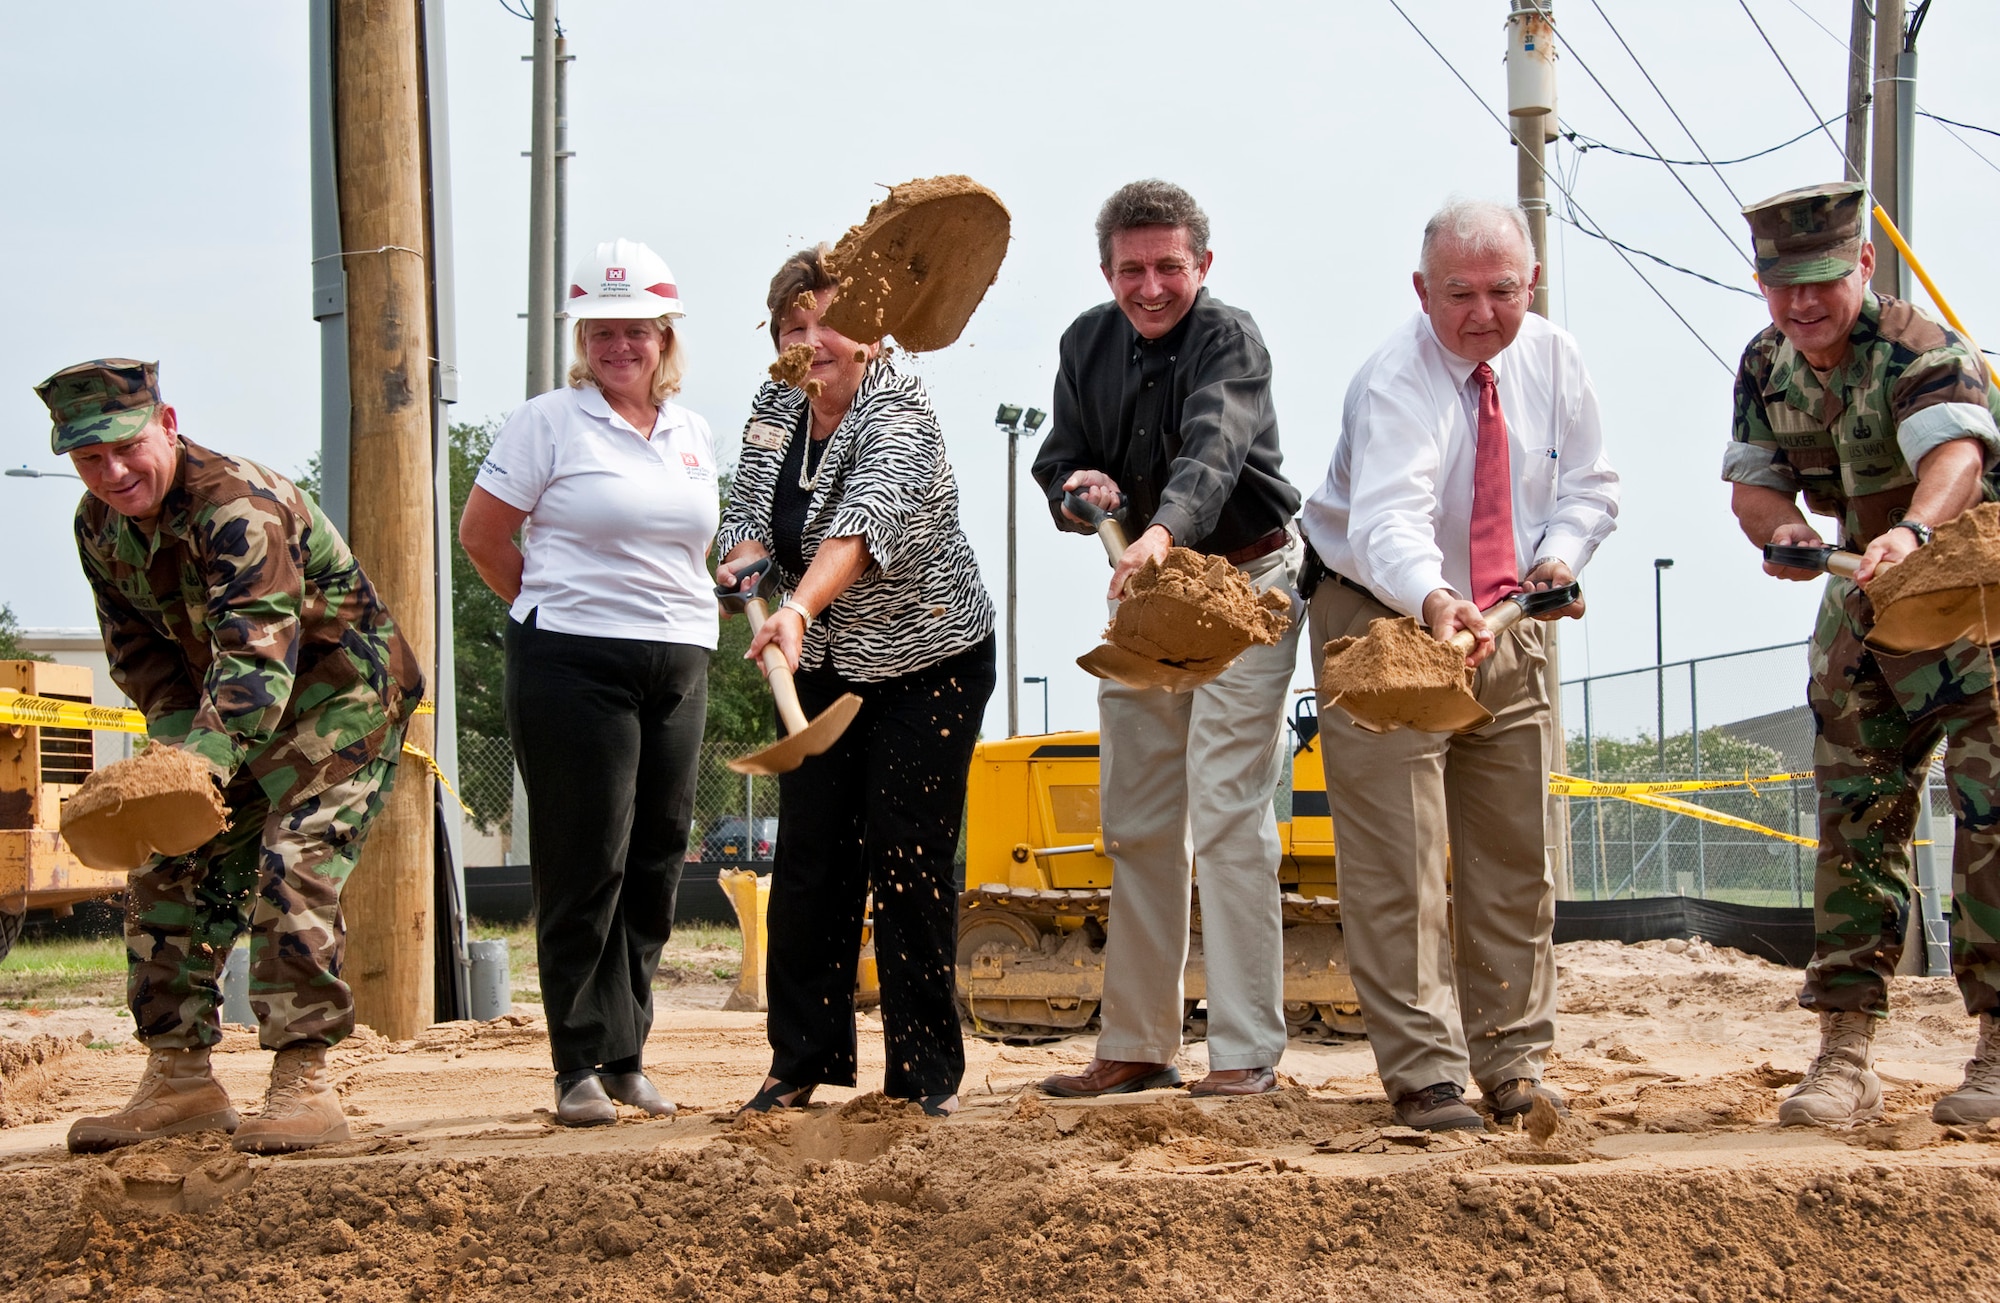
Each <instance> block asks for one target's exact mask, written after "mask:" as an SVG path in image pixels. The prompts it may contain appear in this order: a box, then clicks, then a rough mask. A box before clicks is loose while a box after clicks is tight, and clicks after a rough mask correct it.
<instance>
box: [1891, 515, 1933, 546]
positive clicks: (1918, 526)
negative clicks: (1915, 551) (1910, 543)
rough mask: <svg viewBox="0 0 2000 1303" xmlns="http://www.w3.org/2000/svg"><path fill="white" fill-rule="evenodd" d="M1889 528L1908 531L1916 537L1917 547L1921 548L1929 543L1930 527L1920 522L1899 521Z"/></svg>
mask: <svg viewBox="0 0 2000 1303" xmlns="http://www.w3.org/2000/svg"><path fill="white" fill-rule="evenodd" d="M1889 528H1891V529H1907V530H1909V531H1910V532H1911V533H1912V534H1915V535H1916V536H1917V546H1918V547H1923V546H1925V545H1926V544H1928V543H1929V542H1930V541H1931V527H1930V526H1929V525H1926V524H1925V523H1924V522H1923V521H1921V520H1899V521H1897V522H1896V523H1895V524H1893V525H1891V526H1889Z"/></svg>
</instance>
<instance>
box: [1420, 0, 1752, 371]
mask: <svg viewBox="0 0 2000 1303" xmlns="http://www.w3.org/2000/svg"><path fill="white" fill-rule="evenodd" d="M1389 7H1390V8H1391V9H1394V10H1395V11H1396V15H1397V17H1399V18H1401V19H1402V20H1403V21H1404V22H1405V23H1407V24H1408V25H1409V28H1410V30H1411V31H1413V32H1415V33H1416V34H1417V39H1418V40H1420V41H1422V42H1423V43H1424V45H1425V47H1426V48H1428V49H1429V50H1430V52H1431V53H1432V54H1435V55H1436V56H1437V58H1438V62H1439V63H1442V64H1443V65H1444V66H1445V71H1446V72H1449V73H1450V74H1451V75H1452V76H1453V77H1454V78H1456V79H1457V81H1458V84H1459V85H1461V86H1463V87H1465V91H1466V94H1468V95H1470V96H1472V98H1473V100H1474V101H1476V102H1477V103H1478V105H1479V107H1480V108H1481V109H1484V110H1485V111H1486V116H1487V117H1489V118H1492V119H1493V121H1494V123H1495V124H1496V125H1497V126H1499V127H1500V129H1501V130H1503V131H1505V132H1507V133H1508V136H1509V137H1510V138H1511V137H1512V136H1513V129H1512V128H1511V127H1509V126H1508V125H1507V123H1506V121H1505V120H1504V119H1502V118H1501V116H1500V115H1499V114H1498V113H1495V112H1494V111H1493V106H1492V105H1490V104H1488V103H1487V102H1486V101H1485V100H1484V99H1483V98H1481V96H1480V94H1479V92H1478V91H1477V90H1476V89H1474V88H1473V85H1472V83H1471V82H1469V81H1467V80H1466V79H1465V74H1464V73H1462V72H1460V71H1459V70H1458V67H1457V65H1455V64H1453V63H1452V61H1451V60H1450V59H1448V58H1446V57H1445V53H1444V51H1443V50H1440V49H1438V48H1437V46H1436V45H1435V44H1434V43H1432V41H1431V38H1430V37H1428V36H1426V35H1425V34H1424V29H1423V28H1421V27H1419V26H1417V20H1416V19H1414V18H1412V17H1410V15H1409V13H1408V12H1406V11H1405V10H1404V8H1403V6H1402V3H1401V0H1389ZM1536 166H1537V167H1539V168H1540V169H1541V172H1542V176H1543V178H1544V179H1545V180H1547V181H1548V183H1549V184H1550V185H1553V186H1554V187H1555V188H1556V191H1557V193H1559V194H1561V195H1562V197H1563V198H1564V199H1566V200H1567V201H1568V202H1569V205H1570V207H1571V208H1572V209H1574V210H1575V211H1576V212H1577V213H1578V214H1579V215H1580V216H1582V217H1583V218H1584V220H1586V221H1589V222H1591V224H1592V225H1593V226H1595V225H1597V223H1596V221H1595V219H1593V218H1591V216H1590V214H1589V213H1586V212H1584V210H1583V205H1582V204H1579V203H1577V201H1576V196H1575V195H1574V194H1572V193H1571V192H1570V191H1569V190H1567V189H1565V188H1564V186H1563V183H1562V182H1561V181H1560V180H1558V179H1557V178H1556V176H1555V174H1554V173H1552V172H1550V171H1549V169H1548V165H1547V164H1546V163H1540V162H1538V163H1537V164H1536ZM1600 229H1601V228H1600ZM1613 248H1614V249H1616V251H1617V254H1618V256H1619V258H1620V259H1622V260H1623V261H1624V263H1625V265H1626V266H1627V267H1629V268H1631V269H1632V274H1633V275H1634V276H1637V277H1638V278H1639V280H1640V282H1641V283H1643V284H1644V285H1645V287H1646V288H1647V289H1649V290H1651V291H1652V292H1653V297H1654V298H1657V299H1658V300H1659V301H1660V302H1661V303H1662V304H1664V305H1665V306H1666V309H1667V311H1668V312H1671V313H1672V314H1673V316H1674V320H1676V321H1678V322H1680V323H1681V325H1682V326H1684V327H1686V328H1687V332H1688V334H1690V335H1693V336H1694V340H1695V343H1697V344H1700V345H1701V347H1702V349H1703V351H1705V352H1706V353H1707V354H1708V355H1709V356H1710V357H1712V358H1714V359H1715V364H1716V365H1717V366H1719V367H1721V368H1722V369H1723V370H1724V371H1727V372H1728V373H1729V374H1731V375H1734V374H1736V368H1735V367H1733V366H1731V365H1730V364H1729V363H1728V362H1726V361H1724V360H1723V357H1722V354H1720V353H1718V352H1716V351H1715V349H1714V348H1713V347H1712V346H1711V345H1710V344H1709V342H1708V341H1707V340H1706V339H1704V338H1702V334H1701V332H1700V331H1699V330H1696V329H1695V328H1694V323H1693V322H1691V321H1689V320H1688V319H1687V318H1686V317H1685V316H1683V315H1682V314H1681V310H1680V309H1679V308H1677V307H1675V306H1674V303H1673V300H1672V299H1669V298H1668V297H1667V296H1666V295H1665V294H1664V293H1663V292H1661V290H1660V287H1659V286H1657V285H1655V284H1653V282H1652V281H1650V280H1648V279H1647V277H1646V273H1645V272H1642V271H1640V270H1639V264H1638V263H1636V262H1633V261H1632V257H1631V255H1630V254H1628V253H1626V252H1625V251H1624V250H1623V249H1618V248H1617V246H1615V245H1614V246H1613Z"/></svg>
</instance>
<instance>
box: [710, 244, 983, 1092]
mask: <svg viewBox="0 0 2000 1303" xmlns="http://www.w3.org/2000/svg"><path fill="white" fill-rule="evenodd" d="M825 254H826V249H825V247H824V246H821V247H820V248H817V249H808V250H804V251H802V252H800V253H797V254H794V255H793V256H792V257H791V258H790V259H788V260H787V261H786V262H785V265H784V266H783V267H781V268H780V269H779V271H778V274H777V275H776V276H775V277H773V278H772V281H771V292H770V297H769V306H770V310H771V339H772V342H773V343H774V344H776V345H777V346H778V347H779V348H780V349H786V348H790V347H792V346H794V345H799V344H804V345H807V346H808V347H810V348H811V349H812V368H811V371H810V379H809V380H807V381H805V382H804V384H805V386H806V387H805V388H803V389H802V388H795V387H793V386H792V385H789V384H783V383H780V382H777V381H772V382H770V383H768V384H766V385H765V386H764V387H763V388H762V389H760V390H759V391H758V393H757V397H756V399H755V401H754V402H753V403H752V406H751V413H750V422H749V425H748V426H747V428H746V429H745V430H744V434H743V452H742V459H741V461H740V462H739V463H738V465H737V468H736V479H735V483H734V486H733V488H732V491H731V493H730V501H729V506H728V508H727V510H725V511H724V513H723V517H722V529H721V532H720V534H719V535H718V536H717V538H716V548H717V550H718V551H719V552H720V553H721V555H722V558H723V563H722V565H721V566H719V567H718V568H717V570H716V581H717V582H718V583H719V584H723V585H728V584H732V583H734V582H735V578H736V574H737V572H738V570H740V569H741V568H742V567H744V566H746V565H748V564H749V563H751V562H754V561H757V560H760V559H762V558H765V557H769V558H771V559H772V561H773V562H774V568H775V570H776V572H777V575H778V579H779V582H780V583H781V584H782V585H783V587H784V590H785V594H786V596H785V601H784V604H783V605H782V606H781V607H779V608H778V609H777V610H775V611H773V612H772V615H771V618H770V619H769V620H768V621H767V622H766V623H765V625H764V627H763V629H762V631H761V632H760V633H759V635H758V637H757V639H756V641H755V642H754V643H753V644H752V645H751V648H750V652H749V655H750V657H751V659H753V660H754V659H756V658H757V656H758V654H759V653H760V652H761V651H762V649H763V647H764V646H765V645H766V644H767V643H775V644H776V645H777V646H778V647H779V648H780V649H781V650H782V651H783V652H784V654H785V659H786V660H787V661H789V662H790V663H791V665H792V667H793V669H794V671H795V673H796V675H797V681H798V689H799V702H800V704H801V705H802V706H803V707H804V708H805V712H806V714H807V715H808V716H811V715H817V714H818V713H819V712H820V711H821V710H823V709H825V708H826V707H827V706H828V705H830V704H832V703H833V701H835V700H836V699H837V698H838V697H840V695H841V694H843V693H846V692H853V693H856V694H857V695H859V696H860V697H861V699H862V707H861V713H860V714H859V715H858V716H857V717H856V718H855V720H854V723H853V724H852V725H850V726H849V727H848V730H847V732H846V733H845V734H844V735H843V736H842V737H841V739H840V741H839V742H838V743H837V744H836V745H835V746H834V747H833V748H832V749H831V750H829V751H827V752H826V754H824V755H821V756H817V757H814V758H813V759H810V760H807V761H806V762H805V763H804V764H802V765H800V766H799V767H798V768H797V769H795V770H793V771H792V772H791V773H788V774H784V775H782V776H781V777H780V778H779V780H778V793H779V795H778V846H777V851H776V855H775V862H774V864H773V866H772V872H771V902H770V913H769V916H768V926H769V929H770V961H769V967H768V969H767V974H766V987H767V991H768V998H769V1007H770V1016H769V1020H768V1028H769V1035H770V1040H771V1072H770V1076H769V1077H768V1078H767V1079H766V1080H765V1082H764V1087H763V1089H762V1090H760V1091H758V1092H757V1094H756V1096H755V1097H754V1098H752V1099H751V1100H750V1101H749V1102H748V1103H747V1104H745V1105H744V1106H743V1107H744V1109H746V1110H751V1111H756V1112H763V1111H765V1110H768V1109H771V1108H803V1107H804V1106H805V1104H806V1102H807V1101H808V1100H809V1099H810V1098H811V1096H812V1092H813V1087H815V1086H817V1085H819V1084H821V1083H826V1084H829V1085H836V1086H852V1085H854V1084H855V1052H854V1046H855V1038H854V968H855V962H856V958H857V952H858V949H859V945H858V943H859V940H860V936H861V918H862V910H863V906H864V902H865V901H866V899H867V897H868V894H869V892H870V891H871V890H872V891H873V892H874V902H875V912H874V926H875V956H876V963H877V965H878V968H879V971H880V973H881V979H882V1021H883V1028H884V1033H885V1037H886V1040H887V1050H888V1070H887V1073H886V1080H885V1081H884V1084H883V1089H884V1091H885V1092H886V1093H887V1094H889V1095H890V1096H892V1097H896V1098H901V1099H912V1100H917V1101H919V1102H920V1103H921V1104H922V1105H923V1108H924V1111H925V1112H927V1113H932V1114H935V1115H939V1116H942V1115H944V1114H947V1113H949V1112H951V1111H952V1110H953V1109H954V1108H956V1107H957V1105H958V1081H959V1077H960V1075H961V1074H962V1073H963V1072H964V1070H965V1049H964V1045H963V1043H962V1041H961V1039H960V1036H959V1029H958V1010H957V1007H956V1004H955V1002H954V998H953V993H952V985H953V965H954V959H955V955H956V950H957V940H958V938H957V933H958V889H957V886H956V884H955V883H954V881H953V860H954V859H955V858H956V852H957V847H958V830H959V823H960V820H961V816H962V815H963V812H964V807H965V786H966V772H967V769H968V766H969V765H970V764H971V760H972V746H973V743H974V741H975V740H977V738H978V736H979V725H980V721H981V719H982V718H983V717H984V715H985V711H986V699H987V698H988V697H989V696H991V695H992V692H993V682H994V663H993V603H992V600H991V599H990V598H988V596H987V595H986V588H985V585H984V584H983V583H982V582H981V580H980V577H979V565H978V562H977V561H976V560H975V558H974V557H973V555H972V547H971V545H970V544H969V543H967V542H966V539H965V533H964V531H963V530H961V529H960V528H959V524H958V486H957V482H956V481H955V479H954V478H953V475H952V469H951V464H950V463H949V462H948V461H946V460H945V449H944V433H943V431H942V430H941V429H940V428H939V427H938V420H937V414H936V413H935V412H933V411H932V410H931V404H930V399H929V397H928V396H927V395H926V394H925V393H924V389H923V386H922V385H921V384H920V383H918V381H917V379H916V378H915V377H914V376H910V375H906V374H904V373H902V372H901V371H899V370H898V369H897V368H896V367H895V365H894V364H893V363H891V362H890V360H889V359H888V358H886V357H883V356H882V355H881V346H880V345H863V344H858V343H856V342H855V341H854V340H852V339H849V338H847V337H846V336H845V335H841V334H839V333H838V332H836V331H833V330H830V329H828V328H827V327H826V326H825V325H823V324H822V323H821V318H822V316H823V315H824V314H825V312H826V309H827V307H828V305H829V304H831V303H832V301H833V297H834V295H835V294H836V293H837V292H838V283H837V282H836V280H835V278H834V277H833V275H832V274H831V273H830V272H829V271H828V270H827V265H826V261H825ZM814 382H817V383H816V385H815V383H814ZM815 388H816V389H817V392H815V393H811V394H810V396H809V393H808V391H809V390H812V389H815Z"/></svg>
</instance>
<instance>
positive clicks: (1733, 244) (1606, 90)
mask: <svg viewBox="0 0 2000 1303" xmlns="http://www.w3.org/2000/svg"><path fill="white" fill-rule="evenodd" d="M1528 3H1529V4H1531V5H1533V6H1534V11H1535V12H1536V13H1538V14H1540V15H1541V16H1542V20H1543V21H1544V22H1546V23H1548V24H1549V25H1550V26H1551V27H1553V26H1554V25H1555V18H1554V17H1553V16H1552V15H1551V14H1550V13H1549V11H1548V10H1546V9H1544V8H1542V0H1528ZM1600 12H1602V11H1600ZM1620 41H1621V43H1622V41H1623V38H1622V37H1621V38H1620ZM1563 47H1564V48H1565V49H1567V50H1568V51H1569V56H1570V58H1572V59H1574V60H1576V65H1577V67H1579V68H1582V69H1583V72H1584V75H1585V76H1586V77H1589V78H1590V80H1591V81H1592V82H1595V83H1596V85H1597V89H1598V90H1599V91H1600V92H1602V93H1603V95H1604V98H1605V99H1607V100H1610V101H1611V107H1612V108H1614V109H1617V110H1618V116H1619V117H1621V118H1623V119H1625V122H1626V125H1628V126H1630V127H1631V128H1632V130H1634V131H1636V132H1638V133H1639V139H1641V140H1643V141H1645V142H1646V148H1648V149H1650V150H1652V151H1653V152H1654V153H1658V152H1659V146H1657V145H1655V144H1654V143H1653V141H1652V138H1651V137H1649V136H1647V134H1646V129H1645V128H1644V127H1642V126H1640V125H1639V124H1638V123H1637V122H1636V121H1634V120H1633V117H1632V115H1631V114H1630V113H1627V112H1626V111H1625V106H1624V105H1623V104H1620V103H1619V102H1618V97H1617V96H1616V95H1613V94H1612V93H1611V88H1610V87H1609V86H1606V85H1605V84H1604V82H1603V80H1602V79H1601V78H1599V77H1598V75H1597V74H1596V73H1595V72H1594V71H1592V70H1591V67H1590V65H1589V64H1588V63H1586V62H1584V59H1583V56H1582V55H1581V54H1578V53H1577V50H1576V42H1574V41H1571V40H1568V39H1565V40H1564V41H1563ZM1635 62H1636V60H1635ZM1640 71H1641V72H1644V71H1645V69H1643V68H1641V69H1640ZM1647 80H1648V81H1649V82H1650V81H1651V80H1652V78H1651V77H1648V78H1647ZM1654 89H1656V90H1657V89H1658V88H1657V87H1655V88H1654ZM1482 102H1483V101H1482ZM1669 109H1670V110H1671V106H1669ZM1675 121H1679V115H1676V116H1675ZM1683 129H1685V128H1683ZM1689 139H1690V140H1692V139H1693V137H1692V136H1690V137H1689ZM1695 148H1696V149H1697V150H1699V149H1700V148H1701V146H1700V145H1699V144H1697V145H1696V146H1695ZM1667 175H1668V176H1670V177H1672V178H1673V179H1674V184H1675V185H1677V186H1679V187H1680V188H1681V189H1682V190H1684V191H1686V192H1687V197H1688V198H1689V199H1692V200H1693V201H1694V206H1695V207H1696V208H1699V209H1701V215H1702V216H1703V217H1706V218H1707V219H1708V224H1709V225H1710V226H1713V227H1714V228H1715V233H1716V234H1717V235H1720V236H1721V237H1722V240H1723V243H1725V244H1727V245H1728V246H1729V251H1730V252H1731V253H1734V254H1735V255H1736V256H1737V257H1739V258H1741V259H1742V260H1743V264H1744V266H1746V267H1754V266H1755V264H1754V263H1752V262H1751V261H1750V255H1749V254H1747V253H1745V252H1744V251H1743V246H1742V244H1740V243H1739V242H1738V241H1737V238H1736V237H1735V236H1733V235H1731V234H1730V233H1729V231H1728V228H1726V227H1724V226H1723V224H1722V223H1721V222H1719V221H1717V220H1716V219H1715V214H1714V213H1711V212H1710V211H1708V205H1707V204H1705V203H1703V202H1702V201H1701V196H1700V195H1697V194H1696V193H1695V192H1694V189H1693V187H1691V186H1689V185H1688V183H1687V181H1686V179H1685V178H1683V177H1682V176H1681V174H1680V173H1678V172H1676V171H1674V170H1673V168H1671V167H1669V168H1667ZM1731 194H1732V195H1733V194H1734V191H1732V192H1731ZM1739 206H1740V205H1739Z"/></svg>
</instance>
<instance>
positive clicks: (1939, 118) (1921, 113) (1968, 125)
mask: <svg viewBox="0 0 2000 1303" xmlns="http://www.w3.org/2000/svg"><path fill="white" fill-rule="evenodd" d="M1917 116H1918V117H1920V118H1929V119H1930V120H1931V121H1933V122H1942V123H1944V124H1945V125H1946V126H1947V127H1964V128H1965V129H1966V130H1967V131H1983V132H1985V133H1986V134H1987V135H1989V136H2000V131H1995V130H1994V129H1993V128H1992V127H1982V126H1980V125H1978V124H1977V123H1973V122H1959V121H1956V120H1955V119H1952V118H1948V117H1946V116H1944V115H1943V114H1942V113H1932V112H1931V111H1930V110H1928V109H1918V110H1917Z"/></svg>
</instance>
